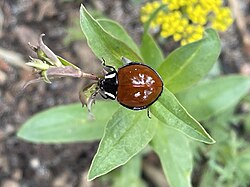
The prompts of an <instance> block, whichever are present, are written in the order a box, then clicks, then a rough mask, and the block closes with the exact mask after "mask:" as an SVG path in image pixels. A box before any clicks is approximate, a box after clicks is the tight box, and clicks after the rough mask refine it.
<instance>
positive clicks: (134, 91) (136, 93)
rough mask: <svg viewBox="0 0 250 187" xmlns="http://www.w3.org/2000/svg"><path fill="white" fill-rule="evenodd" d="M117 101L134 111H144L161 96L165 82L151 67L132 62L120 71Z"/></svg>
mask: <svg viewBox="0 0 250 187" xmlns="http://www.w3.org/2000/svg"><path fill="white" fill-rule="evenodd" d="M117 74H118V88H117V101H118V102H119V103H120V104H121V105H123V106H125V107H127V108H129V109H133V110H142V109H145V108H147V107H148V106H150V105H151V104H153V103H154V102H155V101H156V100H157V99H158V97H159V96H160V95H161V93H162V90H163V82H162V79H161V77H160V76H159V75H158V73H157V72H156V71H155V70H153V69H152V68H151V67H149V66H147V65H145V64H141V63H137V62H132V63H129V64H127V65H125V66H123V67H121V68H119V69H118V73H117Z"/></svg>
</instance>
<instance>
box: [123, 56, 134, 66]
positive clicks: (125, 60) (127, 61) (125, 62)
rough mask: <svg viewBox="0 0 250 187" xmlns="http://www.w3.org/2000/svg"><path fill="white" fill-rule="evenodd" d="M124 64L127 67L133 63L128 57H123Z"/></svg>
mask: <svg viewBox="0 0 250 187" xmlns="http://www.w3.org/2000/svg"><path fill="white" fill-rule="evenodd" d="M122 62H123V65H127V64H129V63H131V62H133V61H131V60H129V59H128V58H126V57H122Z"/></svg>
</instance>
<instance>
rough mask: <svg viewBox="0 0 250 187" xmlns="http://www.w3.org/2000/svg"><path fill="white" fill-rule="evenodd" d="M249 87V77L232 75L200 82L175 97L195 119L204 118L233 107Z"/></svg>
mask: <svg viewBox="0 0 250 187" xmlns="http://www.w3.org/2000/svg"><path fill="white" fill-rule="evenodd" d="M249 88H250V78H249V77H244V76H240V75H232V76H225V77H221V78H217V79H214V80H211V81H209V82H203V83H200V84H198V85H196V86H194V87H191V88H190V89H188V90H186V91H184V92H181V93H179V94H177V98H178V99H179V100H180V102H181V103H182V105H183V106H184V107H185V108H186V109H187V110H188V111H189V112H190V113H191V114H192V115H193V116H194V117H195V118H196V119H198V120H206V119H208V118H209V117H211V116H214V115H216V114H218V113H219V112H222V111H225V110H226V109H228V108H229V107H234V106H235V105H236V104H237V103H238V102H239V101H240V99H241V98H242V97H243V96H244V95H246V94H247V93H248V91H249Z"/></svg>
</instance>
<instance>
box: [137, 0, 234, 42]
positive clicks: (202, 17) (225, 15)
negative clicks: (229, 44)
mask: <svg viewBox="0 0 250 187" xmlns="http://www.w3.org/2000/svg"><path fill="white" fill-rule="evenodd" d="M162 5H166V9H163V10H161V11H159V13H158V14H157V16H156V17H155V19H154V20H153V21H152V22H151V25H150V27H151V28H160V29H161V32H160V34H161V36H162V37H165V38H167V37H170V36H173V38H174V40H175V41H181V45H185V44H187V43H190V42H193V41H196V40H199V39H201V38H202V37H203V34H204V29H205V27H207V26H210V25H211V27H212V28H214V29H216V30H218V31H225V30H226V29H227V28H228V27H229V26H230V25H231V24H232V22H233V19H232V16H231V11H230V9H229V8H227V7H224V6H223V0H162V1H154V2H151V3H147V4H146V5H145V6H143V7H142V8H141V21H142V22H143V23H145V22H147V21H148V19H149V18H150V16H151V15H152V13H153V12H154V11H155V10H156V9H158V8H159V7H160V6H162Z"/></svg>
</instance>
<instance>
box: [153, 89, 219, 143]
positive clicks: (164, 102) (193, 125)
mask: <svg viewBox="0 0 250 187" xmlns="http://www.w3.org/2000/svg"><path fill="white" fill-rule="evenodd" d="M150 111H151V112H152V114H153V115H154V116H155V117H157V118H158V119H159V120H160V121H161V122H163V123H165V124H166V125H168V126H170V127H173V128H175V129H177V130H179V131H181V132H183V133H184V134H186V135H188V136H189V137H191V138H193V139H195V140H198V141H201V142H205V143H208V144H212V143H214V142H215V141H214V140H213V139H212V138H211V137H210V136H209V134H208V133H207V132H206V131H205V129H204V128H203V127H202V126H201V125H200V124H199V122H197V121H196V120H195V119H194V118H193V117H192V116H191V115H190V114H189V113H188V112H187V111H186V110H185V108H183V106H182V105H181V104H180V103H179V101H178V100H177V99H176V97H175V96H174V95H173V94H172V93H171V92H170V91H169V90H168V89H167V88H164V90H163V93H162V95H161V97H159V99H158V100H157V101H156V102H155V104H154V105H152V106H151V107H150Z"/></svg>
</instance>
